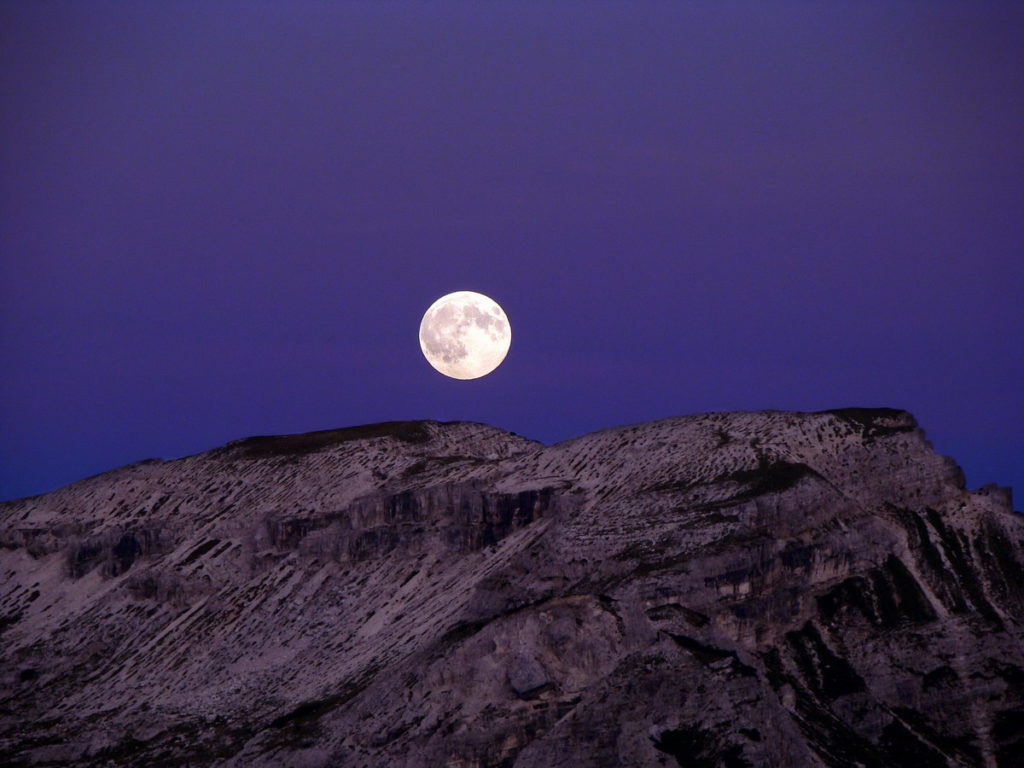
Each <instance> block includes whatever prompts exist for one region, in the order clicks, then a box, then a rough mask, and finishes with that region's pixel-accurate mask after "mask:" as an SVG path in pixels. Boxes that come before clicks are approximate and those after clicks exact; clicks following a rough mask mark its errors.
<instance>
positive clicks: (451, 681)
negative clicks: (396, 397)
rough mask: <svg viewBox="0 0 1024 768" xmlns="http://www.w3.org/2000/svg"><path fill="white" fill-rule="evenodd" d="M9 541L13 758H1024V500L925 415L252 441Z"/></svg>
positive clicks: (64, 501)
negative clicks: (983, 477) (935, 444)
mask: <svg viewBox="0 0 1024 768" xmlns="http://www.w3.org/2000/svg"><path fill="white" fill-rule="evenodd" d="M0 545H2V549H0V557H2V561H0V574H2V575H0V632H2V633H0V764H3V765H11V766H18V765H74V766H107V765H125V766H180V765H192V766H199V765H230V766H408V767H410V768H412V767H413V766H431V767H433V766H451V767H452V768H455V767H458V768H471V767H477V766H481V767H482V766H516V768H553V767H556V766H572V768H584V767H590V766H593V767H595V768H596V767H598V766H638V767H639V766H672V765H680V766H699V767H703V766H722V767H723V768H741V767H743V766H751V767H752V766H786V767H788V766H835V767H836V768H839V767H840V766H926V767H931V766H935V767H936V768H937V767H938V766H989V767H993V766H1007V767H1009V766H1021V765H1024V627H1022V617H1024V516H1021V515H1019V514H1016V513H1014V512H1013V511H1012V509H1011V506H1010V498H1009V493H1008V491H1005V490H1003V489H999V488H996V487H986V488H982V489H981V490H978V491H967V490H965V489H964V487H963V478H962V475H961V472H960V471H959V469H958V468H957V467H956V465H955V464H953V463H952V462H951V461H950V460H949V459H946V458H943V457H941V456H938V455H936V454H935V453H934V452H933V451H932V450H931V448H930V446H929V445H928V443H927V442H926V440H925V439H924V435H923V433H922V432H921V431H920V430H919V429H918V428H917V425H916V424H915V422H914V420H913V418H912V417H911V416H910V415H909V414H907V413H905V412H902V411H893V410H885V409H873V410H865V409H847V410H841V411H831V412H824V413H814V414H811V413H783V412H760V413H724V414H708V415H701V416H690V417H682V418H675V419H667V420H664V421H657V422H651V423H647V424H640V425H637V426H631V427H623V428H618V429H610V430H605V431H602V432H597V433H594V434H591V435H586V436H583V437H580V438H577V439H574V440H569V441H567V442H564V443H560V444H557V445H553V446H549V447H545V446H543V445H541V444H539V443H535V442H531V441H529V440H526V439H523V438H521V437H518V436H516V435H513V434H510V433H507V432H503V431H501V430H498V429H494V428H492V427H487V426H483V425H479V424H468V423H447V424H442V423H436V422H401V423H388V424H378V425H371V426H367V427H357V428H351V429H342V430H334V431H329V432H318V433H312V434H308V435H293V436H284V437H261V438H251V439H248V440H242V441H239V442H235V443H231V444H229V445H227V446H225V447H223V448H219V449H216V450H213V451H210V452H208V453H205V454H201V455H197V456H192V457H188V458H184V459H179V460H175V461H167V462H161V461H155V460H154V461H146V462H141V463H138V464H134V465H131V466H128V467H124V468H122V469H119V470H116V471H114V472H110V473H107V474H104V475H100V476H97V477H94V478H90V479H88V480H84V481H82V482H79V483H76V484H74V485H71V486H68V487H67V488H64V489H61V490H59V491H55V492H53V493H49V494H46V495H43V496H38V497H33V498H28V499H21V500H17V501H12V502H8V503H6V504H2V505H0Z"/></svg>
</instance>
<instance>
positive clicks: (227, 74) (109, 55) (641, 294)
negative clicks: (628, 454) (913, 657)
mask: <svg viewBox="0 0 1024 768" xmlns="http://www.w3.org/2000/svg"><path fill="white" fill-rule="evenodd" d="M0 77H2V82H0V88H2V90H0V93H2V103H0V498H11V497H14V496H19V495H24V494H29V493H38V492H42V491H46V490H50V489H52V488H55V487H57V486H60V485H63V484H66V483H68V482H71V481H73V480H76V479H79V478H81V477H83V476H85V475H88V474H92V473H96V472H101V471H104V470H107V469H111V468H113V467H116V466H119V465H121V464H125V463H128V462H131V461H135V460H138V459H142V458H146V457H151V456H161V457H176V456H181V455H184V454H188V453H194V452H198V451H202V450H205V449H207V448H211V447H213V446H215V445H218V444H221V443H224V442H226V441H228V440H232V439H236V438H240V437H245V436H248V435H253V434H266V433H281V432H299V431H306V430H315V429H326V428H331V427H338V426H346V425H351V424H360V423H366V422H373V421H383V420H391V419H413V418H432V419H442V420H447V419H469V420H474V421H484V422H487V423H490V424H494V425H496V426H500V427H503V428H506V429H509V430H512V431H515V432H518V433H520V434H523V435H526V436H527V437H533V438H537V439H540V440H543V441H545V442H551V441H555V440H559V439H563V438H567V437H571V436H574V435H576V434H579V433H582V432H585V431H589V430H594V429H598V428H601V427H605V426H611V425H616V424H623V423H629V422H636V421H643V420H647V419H652V418H659V417H664V416H672V415H678V414H684V413H695V412H702V411H710V410H734V409H735V410H758V409H762V408H783V409H795V410H817V409H825V408H833V407H841V406H849V405H865V406H876V405H877V406H892V407H900V408H906V409H907V410H910V411H911V412H913V413H914V414H915V415H916V416H917V417H918V420H919V421H920V422H921V424H922V426H923V427H924V428H925V429H926V430H927V432H928V434H929V437H930V438H931V440H932V442H933V444H934V445H935V447H936V448H937V449H938V450H939V451H941V452H943V453H946V454H949V455H952V456H954V457H955V458H956V459H957V460H958V461H959V462H960V463H961V465H962V466H963V467H964V468H965V470H966V472H967V476H968V482H969V485H971V486H977V485H980V484H982V483H985V482H990V481H995V482H998V483H1000V484H1004V485H1006V484H1009V485H1014V486H1016V487H1017V488H1018V489H1020V488H1024V461H1022V457H1024V398H1022V396H1021V391H1022V382H1024V304H1022V294H1024V291H1022V288H1024V224H1022V221H1024V214H1022V211H1024V4H1022V3H1019V2H1015V3H1008V4H997V3H987V2H986V3H981V2H960V3H943V2H936V1H932V0H930V1H929V2H901V3H893V2H891V0H885V1H884V2H877V3H873V2H858V3H812V2H800V3H795V2H791V3H782V2H776V3H754V2H747V3H728V2H719V1H717V0H716V1H715V2H707V3H692V4H683V3H677V2H665V3H641V4H636V3H625V2H623V3H598V2H593V3H591V2H587V3H583V2H562V3H556V2H551V1H550V0H546V1H545V2H535V3H527V2H489V3H464V4H453V3H440V2H438V3H429V4H427V3H416V4H405V3H401V4H399V3H381V2H365V3H363V2H360V3H329V2H295V1H294V0H292V1H291V2H287V3H286V2H266V3H260V2H248V1H247V2H208V1H204V2H192V3H183V2H165V3H158V2H147V3H138V2H117V3H113V2H99V1H97V2H88V3H85V2H43V1H41V0H26V1H23V2H13V1H11V0H8V2H5V3H3V4H2V5H0ZM458 289H471V290H477V291H481V292H483V293H486V294H488V295H490V296H492V297H494V298H495V299H496V300H497V301H498V302H499V303H501V305H502V306H503V307H504V308H505V310H506V312H507V313H508V315H509V318H510V320H511V323H512V329H513V342H512V350H511V352H510V353H509V356H508V358H507V359H506V361H505V363H504V364H503V365H502V366H501V367H500V368H499V369H498V370H497V371H496V372H495V373H494V374H492V375H490V376H488V377H486V378H483V379H479V380H476V381H469V382H460V381H454V380H451V379H446V378H444V377H442V376H440V375H439V374H437V373H436V372H435V371H434V370H433V369H432V368H431V367H430V366H429V365H428V364H427V363H426V361H425V360H424V359H423V358H422V356H421V354H420V351H419V346H418V342H417V339H416V332H417V328H418V324H419V319H420V316H421V315H422V313H423V312H424V310H425V309H426V308H427V307H428V306H429V305H430V304H431V302H433V301H434V299H436V298H437V297H438V296H440V295H441V294H443V293H447V292H449V291H453V290H458ZM1018 495H1019V493H1018ZM1017 506H1018V507H1019V506H1020V501H1019V499H1018V501H1017Z"/></svg>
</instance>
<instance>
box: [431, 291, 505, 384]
mask: <svg viewBox="0 0 1024 768" xmlns="http://www.w3.org/2000/svg"><path fill="white" fill-rule="evenodd" d="M511 344H512V327H511V326H510V325H509V322H508V318H507V317H506V316H505V311H504V310H503V309H502V308H501V307H500V306H498V302H496V301H494V299H491V298H488V297H487V296H484V295H483V294H482V293H474V292H473V291H456V292H455V293H449V294H448V295H447V296H442V297H441V298H440V299H438V300H437V301H435V302H434V303H433V304H431V305H430V309H428V310H427V311H426V314H424V315H423V320H422V321H421V322H420V349H422V350H423V356H424V357H425V358H427V362H428V363H430V364H431V365H432V366H434V368H436V369H437V370H438V371H440V372H441V373H443V374H444V375H445V376H450V377H451V378H453V379H479V378H480V377H481V376H486V375H487V374H488V373H490V372H491V371H493V370H494V369H495V368H497V367H498V366H499V365H501V361H502V360H504V359H505V355H507V354H508V348H509V346H510V345H511Z"/></svg>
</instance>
